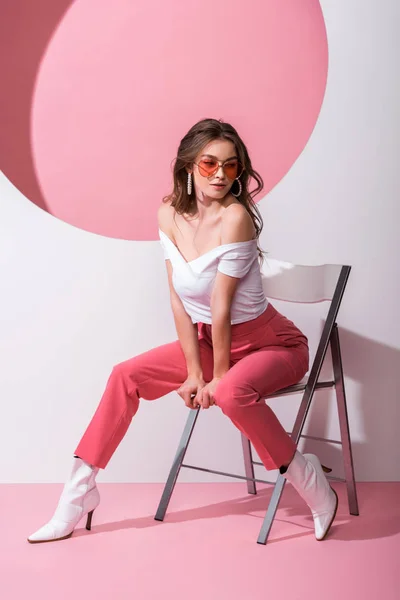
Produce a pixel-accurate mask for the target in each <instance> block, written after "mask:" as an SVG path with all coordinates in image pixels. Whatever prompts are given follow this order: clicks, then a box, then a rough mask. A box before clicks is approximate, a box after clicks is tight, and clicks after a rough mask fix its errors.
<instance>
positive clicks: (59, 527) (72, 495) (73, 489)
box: [28, 458, 100, 544]
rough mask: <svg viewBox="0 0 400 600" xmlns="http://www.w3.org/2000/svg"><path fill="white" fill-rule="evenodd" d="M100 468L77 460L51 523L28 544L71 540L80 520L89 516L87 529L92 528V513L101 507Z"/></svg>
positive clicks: (30, 538)
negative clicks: (98, 481) (97, 481)
mask: <svg viewBox="0 0 400 600" xmlns="http://www.w3.org/2000/svg"><path fill="white" fill-rule="evenodd" d="M98 471H99V469H98V468H97V467H93V466H92V465H89V464H88V463H87V462H85V461H83V460H82V459H81V458H75V462H74V465H73V468H72V473H71V476H70V479H69V480H68V481H67V483H66V484H65V486H64V489H63V491H62V494H61V497H60V500H59V502H58V505H57V508H56V511H55V513H54V515H53V517H52V518H51V520H50V521H49V522H48V523H46V525H44V526H43V527H41V528H40V529H39V530H38V531H36V532H35V533H33V534H32V535H30V536H29V537H28V542H30V543H31V544H38V543H40V542H55V541H56V540H65V539H66V538H69V537H71V535H72V532H73V531H74V529H75V527H76V526H77V524H78V523H79V521H80V520H81V519H82V518H83V517H84V516H85V515H87V516H88V518H87V521H86V529H88V530H90V528H91V525H92V516H93V511H94V510H95V508H96V507H97V506H98V505H99V502H100V494H99V490H98V489H97V487H96V482H95V477H96V475H97V473H98Z"/></svg>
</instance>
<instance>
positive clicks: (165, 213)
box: [157, 201, 175, 237]
mask: <svg viewBox="0 0 400 600" xmlns="http://www.w3.org/2000/svg"><path fill="white" fill-rule="evenodd" d="M174 212H175V209H174V208H173V206H171V202H164V201H162V202H161V204H160V206H159V207H158V210H157V221H158V226H159V228H160V229H161V231H164V233H166V234H167V235H168V236H170V237H171V232H172V222H173V217H174Z"/></svg>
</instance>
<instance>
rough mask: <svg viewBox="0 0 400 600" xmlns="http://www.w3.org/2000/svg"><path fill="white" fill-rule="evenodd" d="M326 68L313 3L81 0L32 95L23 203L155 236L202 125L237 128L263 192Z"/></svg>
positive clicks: (299, 145) (311, 112)
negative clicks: (28, 189)
mask: <svg viewBox="0 0 400 600" xmlns="http://www.w3.org/2000/svg"><path fill="white" fill-rule="evenodd" d="M54 1H56V0H54ZM64 4H65V2H64ZM10 43H12V42H11V39H10ZM327 68H328V50H327V39H326V31H325V26H324V21H323V16H322V12H321V8H320V4H319V2H318V0H286V1H285V2H282V0H248V1H247V2H246V3H243V0H230V1H229V2H228V3H225V2H215V0H201V1H197V0H192V1H190V0H189V1H186V2H182V0H174V1H169V2H159V1H154V0H153V1H151V0H150V1H149V0H146V1H145V0H142V1H139V0H136V1H135V2H132V1H131V0H114V1H113V2H99V1H98V0H85V1H84V2H83V1H79V0H77V1H76V2H74V3H72V4H70V5H69V6H68V7H66V10H65V12H64V13H63V14H62V15H61V16H60V18H59V21H58V22H57V24H56V26H55V28H54V31H52V34H51V36H49V40H48V43H47V45H46V47H45V48H44V52H43V54H42V56H41V60H40V62H39V67H38V69H37V73H36V77H35V82H34V86H33V89H32V97H31V112H30V124H29V125H30V143H31V158H32V163H33V170H34V173H35V177H36V181H37V186H36V188H34V187H33V186H32V191H33V193H31V194H30V195H29V198H30V200H32V202H35V203H37V204H38V205H39V206H41V207H42V208H44V209H46V210H48V212H50V213H51V214H53V215H54V216H56V217H58V218H59V219H62V220H63V221H66V222H67V223H70V224H72V225H75V226H77V227H79V228H81V229H84V230H87V231H90V232H94V233H97V234H100V235H104V236H110V237H115V238H123V239H131V240H149V239H155V238H156V237H157V222H156V211H157V208H158V206H159V204H160V202H161V199H162V197H163V196H164V195H166V194H167V193H169V192H170V190H171V186H172V173H171V163H172V160H173V158H174V157H175V155H176V150H177V147H178V144H179V142H180V139H181V138H182V137H183V136H184V135H185V133H186V132H187V130H188V129H189V128H190V127H191V126H192V125H193V124H194V123H195V122H196V121H198V120H199V119H202V118H204V117H213V118H217V119H218V118H222V119H223V120H224V121H227V122H230V123H232V125H233V126H234V127H235V128H236V129H237V130H238V133H239V134H240V135H241V136H242V138H243V140H244V142H245V144H246V145H247V148H248V150H249V152H250V156H251V159H252V162H253V166H254V168H255V169H256V170H257V171H258V172H259V173H260V174H261V176H262V177H263V179H264V183H265V188H264V191H263V194H265V193H267V192H268V191H269V190H271V188H273V187H274V186H275V185H276V184H277V183H278V182H279V181H280V179H282V177H283V176H284V175H285V174H286V173H287V171H288V170H289V169H290V167H291V165H292V164H293V162H294V161H295V160H296V158H297V157H298V156H299V154H300V153H301V151H302V150H303V148H304V146H305V144H306V142H307V140H308V139H309V136H310V134H311V132H312V130H313V128H314V126H315V123H316V120H317V118H318V114H319V111H320V108H321V103H322V100H323V95H324V91H325V86H326V78H327ZM11 102H12V99H11ZM8 130H10V127H8ZM11 133H12V127H11ZM15 156H17V154H16V155H15ZM21 169H23V164H22V165H20V171H21ZM5 172H6V174H7V169H6V170H5ZM17 173H18V171H17V170H15V174H14V176H13V179H14V183H15V185H16V186H17V187H19V181H18V179H19V175H18V174H17ZM21 187H22V188H23V186H21ZM35 190H36V191H35ZM39 196H41V201H40V202H39V200H38V198H39ZM259 199H260V198H257V199H256V200H259Z"/></svg>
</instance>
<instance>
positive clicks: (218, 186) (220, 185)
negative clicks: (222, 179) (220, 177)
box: [211, 183, 226, 190]
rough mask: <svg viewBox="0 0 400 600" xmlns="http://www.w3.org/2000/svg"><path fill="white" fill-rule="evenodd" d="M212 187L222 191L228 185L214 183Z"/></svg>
mask: <svg viewBox="0 0 400 600" xmlns="http://www.w3.org/2000/svg"><path fill="white" fill-rule="evenodd" d="M211 185H212V186H213V187H215V188H217V189H221V190H222V188H224V187H225V186H226V184H225V183H221V184H218V183H212V184H211Z"/></svg>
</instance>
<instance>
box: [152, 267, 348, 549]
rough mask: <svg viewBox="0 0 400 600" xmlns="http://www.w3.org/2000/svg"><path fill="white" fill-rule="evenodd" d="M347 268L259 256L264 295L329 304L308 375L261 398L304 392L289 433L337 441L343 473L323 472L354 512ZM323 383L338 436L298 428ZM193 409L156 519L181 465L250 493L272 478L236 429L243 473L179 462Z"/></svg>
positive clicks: (268, 521) (279, 483) (275, 496)
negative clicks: (342, 327)
mask: <svg viewBox="0 0 400 600" xmlns="http://www.w3.org/2000/svg"><path fill="white" fill-rule="evenodd" d="M350 270H351V267H349V266H346V265H333V264H326V265H317V266H305V265H294V264H292V263H288V262H283V261H278V260H275V259H271V258H268V259H265V260H264V263H263V266H262V278H263V288H264V291H265V294H266V296H267V297H268V298H271V299H276V300H284V301H287V302H296V303H316V302H324V301H326V302H329V303H330V305H329V310H328V314H327V317H326V321H325V325H324V327H323V331H322V334H321V337H320V340H319V344H318V348H317V351H316V354H315V358H314V360H313V363H312V366H311V370H310V373H309V375H308V376H306V377H305V378H304V379H303V380H302V381H300V382H299V383H297V384H296V385H292V386H289V387H287V388H283V389H281V390H279V391H277V392H274V394H271V395H269V396H266V397H265V398H263V399H264V400H266V399H267V398H275V397H277V396H284V395H288V394H294V393H302V394H303V397H302V400H301V403H300V407H299V410H298V412H297V416H296V419H295V423H294V426H293V430H292V431H291V432H288V433H290V435H291V437H292V439H293V440H294V442H295V443H296V444H298V442H299V440H300V438H301V437H303V438H307V439H312V440H318V441H327V442H330V443H334V444H341V445H342V451H343V462H344V472H345V479H341V478H338V477H332V476H329V475H328V478H329V479H334V480H335V481H344V482H346V486H347V495H348V503H349V512H350V514H351V515H358V514H359V511H358V501H357V490H356V484H355V478H354V466H353V457H352V449H351V441H350V432H349V421H348V414H347V404H346V394H345V387H344V379H343V367H342V358H341V352H340V343H339V332H338V327H337V323H336V318H337V314H338V311H339V307H340V303H341V300H342V297H343V294H344V291H345V288H346V284H347V280H348V277H349V274H350ZM328 345H329V346H330V348H331V354H332V365H333V379H332V380H329V381H319V376H320V373H321V368H322V365H323V362H324V359H325V356H326V351H327V348H328ZM325 388H334V389H335V393H336V400H337V407H338V416H339V425H340V438H341V439H340V440H331V439H328V438H322V437H315V436H309V435H303V434H302V431H303V427H304V423H305V421H306V418H307V414H308V411H309V408H310V404H311V401H312V399H313V396H314V392H315V391H316V390H319V389H325ZM198 415H199V408H197V409H195V410H190V411H189V416H188V418H187V421H186V425H185V428H184V431H183V434H182V437H181V440H180V442H179V446H178V450H177V453H176V455H175V458H174V461H173V463H172V467H171V470H170V473H169V476H168V479H167V482H166V484H165V487H164V491H163V494H162V496H161V500H160V503H159V506H158V509H157V512H156V515H155V517H154V518H155V519H156V520H157V521H163V520H164V516H165V513H166V510H167V508H168V504H169V501H170V499H171V496H172V493H173V490H174V487H175V483H176V481H177V478H178V475H179V472H180V470H181V468H182V467H184V468H188V469H195V470H198V471H204V472H207V473H215V474H218V475H224V476H226V477H233V478H235V479H244V480H247V491H248V493H249V494H256V493H257V490H256V482H261V483H273V482H270V481H265V480H263V479H257V478H255V477H254V465H262V463H261V462H257V461H254V460H253V457H252V447H251V443H250V441H249V440H248V439H247V437H246V436H245V435H244V434H241V438H242V447H243V455H244V466H245V473H246V476H243V475H238V474H234V473H225V472H222V471H216V470H213V469H204V468H201V467H197V466H194V465H187V464H184V463H183V460H184V457H185V454H186V451H187V448H188V445H189V442H190V438H191V436H192V433H193V430H194V426H195V424H196V421H197V417H198ZM285 482H286V479H285V477H284V476H283V475H280V474H279V475H278V478H277V480H276V482H275V484H274V490H273V493H272V496H271V499H270V502H269V506H268V509H267V512H266V515H265V518H264V522H263V524H262V527H261V530H260V533H259V536H258V539H257V543H259V544H266V543H267V539H268V535H269V532H270V529H271V526H272V523H273V520H274V517H275V513H276V510H277V508H278V504H279V500H280V497H281V495H282V492H283V488H284V486H285Z"/></svg>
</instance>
